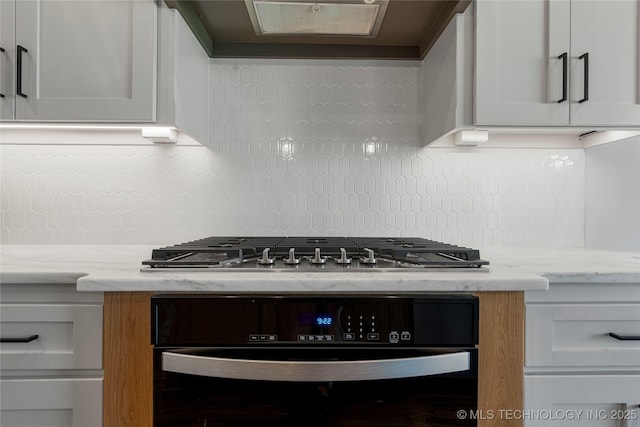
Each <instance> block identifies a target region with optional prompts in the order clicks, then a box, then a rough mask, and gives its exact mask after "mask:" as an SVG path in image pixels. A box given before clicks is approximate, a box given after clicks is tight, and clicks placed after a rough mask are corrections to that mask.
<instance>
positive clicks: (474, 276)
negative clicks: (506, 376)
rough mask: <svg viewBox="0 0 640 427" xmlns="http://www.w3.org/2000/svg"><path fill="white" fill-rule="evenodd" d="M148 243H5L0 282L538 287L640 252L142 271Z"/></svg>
mask: <svg viewBox="0 0 640 427" xmlns="http://www.w3.org/2000/svg"><path fill="white" fill-rule="evenodd" d="M153 248H154V246H132V245H4V246H0V283H16V284H33V283H77V288H78V289H79V290H81V291H105V292H110V291H159V292H193V291H196V292H218V293H225V294H236V293H238V294H241V293H252V294H257V293H282V294H286V293H307V294H313V293H363V292H367V293H379V294H390V293H393V294H410V293H419V292H430V291H438V292H442V291H445V292H446V291H450V292H457V291H502V290H544V289H547V288H548V286H549V283H550V282H551V283H562V282H564V283H638V284H640V253H638V252H614V251H602V250H594V249H585V248H578V249H548V248H541V249H524V248H492V247H487V248H480V253H481V256H482V258H483V259H486V260H489V261H490V263H491V265H490V268H491V271H490V272H483V271H468V270H463V271H460V272H457V271H454V272H452V271H451V270H448V271H432V270H426V271H425V272H404V273H396V272H376V271H373V272H371V273H366V272H365V273H350V272H346V273H332V272H325V273H321V274H319V273H314V272H306V273H305V272H269V271H267V272H263V271H250V272H245V271H237V270H236V271H210V270H209V271H197V272H141V271H140V267H141V264H140V262H141V261H142V260H144V259H148V258H149V257H150V256H151V250H152V249H153Z"/></svg>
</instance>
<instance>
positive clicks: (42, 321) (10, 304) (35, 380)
mask: <svg viewBox="0 0 640 427" xmlns="http://www.w3.org/2000/svg"><path fill="white" fill-rule="evenodd" d="M0 301H1V304H0V338H2V342H0V396H1V399H0V426H2V427H45V426H46V427H62V426H64V427H100V426H102V398H103V396H102V382H103V371H102V313H103V295H102V294H101V293H89V292H87V293H85V292H82V293H80V292H77V291H76V290H75V284H68V285H66V284H65V285H54V284H27V285H25V284H21V285H12V284H4V283H3V284H2V285H0Z"/></svg>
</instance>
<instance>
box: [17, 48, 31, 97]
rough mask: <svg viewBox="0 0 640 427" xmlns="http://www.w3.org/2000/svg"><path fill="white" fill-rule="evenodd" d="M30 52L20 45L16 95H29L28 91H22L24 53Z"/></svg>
mask: <svg viewBox="0 0 640 427" xmlns="http://www.w3.org/2000/svg"><path fill="white" fill-rule="evenodd" d="M27 52H29V51H28V50H27V49H25V48H24V47H22V46H20V45H18V57H17V60H16V64H17V65H16V76H17V81H16V95H18V96H21V97H23V98H26V97H27V94H26V93H22V54H23V53H27Z"/></svg>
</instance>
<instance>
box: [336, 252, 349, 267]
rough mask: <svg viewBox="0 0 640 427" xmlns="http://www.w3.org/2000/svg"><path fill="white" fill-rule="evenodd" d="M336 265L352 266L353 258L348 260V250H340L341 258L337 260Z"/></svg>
mask: <svg viewBox="0 0 640 427" xmlns="http://www.w3.org/2000/svg"><path fill="white" fill-rule="evenodd" d="M336 264H340V265H349V264H351V258H347V250H346V249H345V248H340V258H338V259H336Z"/></svg>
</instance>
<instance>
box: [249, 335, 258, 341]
mask: <svg viewBox="0 0 640 427" xmlns="http://www.w3.org/2000/svg"><path fill="white" fill-rule="evenodd" d="M249 341H260V335H249Z"/></svg>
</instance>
